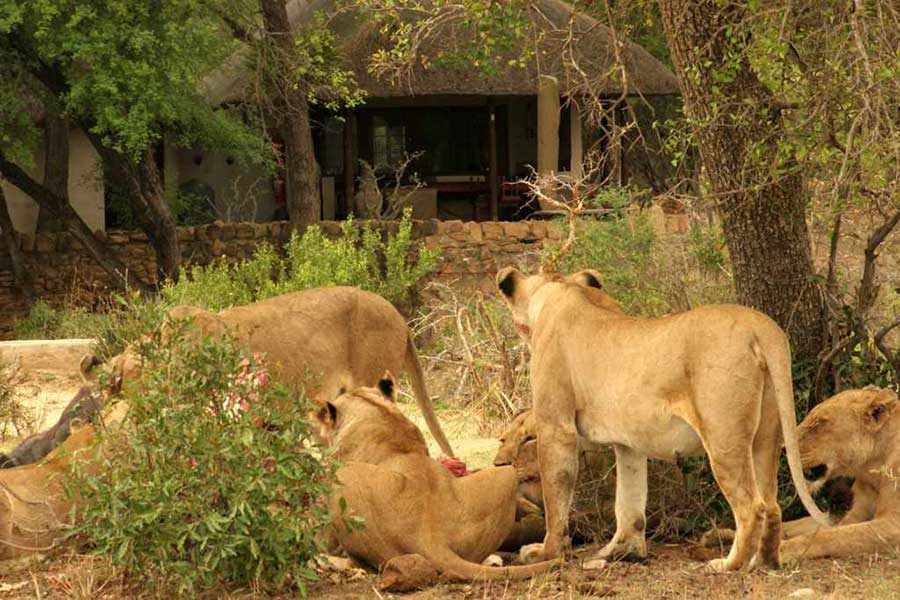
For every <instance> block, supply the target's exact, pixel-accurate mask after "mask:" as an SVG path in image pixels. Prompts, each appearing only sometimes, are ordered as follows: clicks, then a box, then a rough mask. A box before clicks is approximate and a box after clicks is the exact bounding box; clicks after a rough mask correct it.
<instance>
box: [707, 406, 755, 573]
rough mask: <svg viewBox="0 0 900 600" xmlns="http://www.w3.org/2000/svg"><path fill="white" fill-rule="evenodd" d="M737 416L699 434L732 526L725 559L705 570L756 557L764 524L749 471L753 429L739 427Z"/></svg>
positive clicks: (745, 562) (727, 568) (721, 568)
mask: <svg viewBox="0 0 900 600" xmlns="http://www.w3.org/2000/svg"><path fill="white" fill-rule="evenodd" d="M740 416H741V415H739V414H736V415H731V417H733V418H735V420H734V421H731V423H728V422H724V423H723V422H721V421H720V422H719V423H718V424H717V425H718V426H717V427H716V428H715V429H711V430H710V431H701V434H700V437H701V439H702V440H703V444H704V446H705V447H706V452H707V454H708V456H709V463H710V466H711V467H712V471H713V475H714V476H715V478H716V482H717V483H718V484H719V489H721V490H722V494H724V496H725V499H726V500H727V501H728V504H729V506H730V507H731V511H732V513H733V514H734V523H735V536H734V543H733V544H732V545H731V551H730V552H729V553H728V556H727V557H726V558H719V559H715V560H712V561H710V562H709V568H710V569H711V570H714V571H737V570H739V569H742V568H744V567H746V566H747V565H748V564H749V563H750V561H751V560H752V559H753V557H754V556H755V555H756V551H757V549H758V548H759V541H760V533H761V529H762V526H763V524H764V523H765V517H766V503H765V502H764V501H763V499H762V497H761V496H760V493H759V490H758V488H757V486H756V475H755V473H754V467H753V454H752V445H753V438H754V437H755V431H754V430H755V427H747V423H746V422H744V423H741V422H740V421H739V419H740ZM701 418H702V415H701ZM729 425H733V426H731V427H729Z"/></svg>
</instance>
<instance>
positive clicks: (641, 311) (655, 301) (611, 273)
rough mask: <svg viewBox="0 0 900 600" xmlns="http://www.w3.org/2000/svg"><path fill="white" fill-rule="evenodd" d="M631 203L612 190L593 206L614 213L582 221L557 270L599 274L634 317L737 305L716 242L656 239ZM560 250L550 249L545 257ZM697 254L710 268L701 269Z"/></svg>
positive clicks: (623, 193)
mask: <svg viewBox="0 0 900 600" xmlns="http://www.w3.org/2000/svg"><path fill="white" fill-rule="evenodd" d="M629 203H631V199H630V198H629V195H628V191H627V190H622V189H617V188H612V189H607V190H603V191H602V193H600V194H598V196H597V197H596V198H595V199H594V202H593V203H592V204H593V205H594V206H596V207H599V208H606V209H612V211H611V212H610V213H609V214H606V215H604V216H603V217H601V218H592V217H583V218H580V219H579V220H578V223H577V225H576V241H575V244H574V245H573V247H572V249H571V251H570V252H569V253H568V254H567V255H566V256H564V257H563V258H562V260H560V261H559V262H558V264H557V265H556V268H557V269H558V270H559V271H561V272H566V273H571V272H574V271H579V270H581V269H596V270H597V271H599V272H600V275H601V277H602V282H603V286H604V288H605V289H606V290H607V291H608V292H609V293H610V294H611V295H612V296H613V297H614V298H615V299H616V300H618V301H619V303H620V304H621V306H622V309H623V310H624V311H625V313H627V314H630V315H635V316H643V317H653V316H659V315H662V314H666V313H670V312H678V311H683V310H688V309H690V308H692V307H695V306H698V305H700V304H717V303H727V302H733V301H734V298H733V290H732V285H731V280H730V278H729V277H728V274H727V270H725V269H723V268H719V266H718V265H721V266H722V267H724V265H725V263H726V262H727V256H726V255H724V254H723V253H722V251H721V250H720V249H718V247H717V246H716V244H717V243H718V242H717V241H716V237H715V236H712V235H710V236H709V240H706V239H705V238H704V239H702V240H701V239H700V238H698V237H697V236H698V234H694V237H695V239H696V240H697V241H696V243H695V242H694V241H692V240H691V239H690V236H689V239H688V240H687V241H686V242H685V241H684V240H682V239H680V238H677V237H668V236H667V237H665V238H661V239H660V238H657V236H656V234H655V232H654V229H653V225H652V223H651V222H650V220H649V219H648V218H647V217H646V216H645V215H644V214H643V213H639V212H637V211H630V210H627V208H628V206H629ZM700 235H701V236H705V235H706V234H703V233H702V232H700ZM698 245H701V246H702V248H703V249H702V252H701V251H700V250H699V249H698ZM558 248H559V246H558V245H550V246H546V247H545V249H544V254H545V257H547V256H550V255H553V254H555V253H556V252H557V251H558ZM713 249H717V251H718V254H715V253H714V252H713ZM698 253H700V254H702V257H703V258H702V260H704V261H706V264H705V265H699V264H698V262H701V258H700V257H699V256H697V254H698ZM719 261H722V262H719ZM713 263H715V264H716V265H717V267H716V268H715V270H713V269H712V268H711V267H712V265H713ZM706 267H710V268H706ZM722 274H725V277H722Z"/></svg>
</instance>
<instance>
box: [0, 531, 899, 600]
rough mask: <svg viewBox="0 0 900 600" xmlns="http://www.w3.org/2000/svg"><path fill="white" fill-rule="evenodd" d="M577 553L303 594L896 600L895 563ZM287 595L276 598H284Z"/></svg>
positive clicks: (681, 549) (323, 584)
mask: <svg viewBox="0 0 900 600" xmlns="http://www.w3.org/2000/svg"><path fill="white" fill-rule="evenodd" d="M587 553H588V550H586V549H585V550H580V551H579V552H578V553H577V555H576V558H575V559H573V560H572V561H570V562H569V563H568V564H567V566H566V567H565V568H564V569H563V570H561V571H557V572H554V573H552V574H550V575H546V576H542V577H536V578H534V579H531V580H525V581H515V582H507V581H497V582H474V583H470V584H446V583H442V584H438V585H436V586H434V587H432V588H429V589H425V590H422V591H418V592H412V593H408V594H390V593H386V592H379V591H378V590H377V589H376V587H375V574H374V573H369V574H366V575H364V576H360V577H358V578H355V579H354V580H350V581H348V580H347V579H346V578H345V577H344V576H342V575H334V580H331V579H330V578H328V577H323V579H322V581H319V582H317V583H314V584H312V585H311V586H309V588H308V596H307V597H309V598H314V599H319V600H355V599H358V598H404V599H409V600H475V599H484V600H487V599H509V600H512V599H517V598H523V599H531V600H538V599H554V600H564V599H565V600H570V599H571V600H575V599H579V600H580V599H587V598H609V597H613V598H616V599H622V600H631V599H634V600H639V599H650V598H653V599H671V600H675V599H681V598H684V599H689V598H698V599H699V598H703V599H710V600H720V599H721V600H725V599H731V598H749V599H754V600H755V599H768V598H810V599H820V598H821V599H826V598H827V599H833V600H843V599H851V598H852V599H881V598H884V599H889V598H891V599H892V598H898V597H900V556H893V557H887V556H871V557H864V558H859V559H853V560H840V561H836V560H825V559H820V560H811V561H807V562H804V563H801V564H800V565H794V566H789V567H785V568H783V569H782V570H780V571H777V572H764V571H756V572H753V573H735V574H713V573H707V572H705V571H704V570H703V564H704V563H703V562H702V560H705V559H706V558H709V557H711V556H713V555H715V554H716V553H715V552H713V551H711V550H709V549H705V548H696V547H692V546H690V545H689V544H682V545H671V544H665V545H662V544H651V546H650V553H651V556H650V558H649V559H648V560H647V561H646V562H645V563H642V564H638V563H625V562H622V563H613V564H611V565H609V566H607V567H606V568H604V569H601V570H595V571H583V570H581V569H580V568H579V566H578V564H579V558H582V557H583V556H584V555H585V554H587ZM151 597H154V594H152V593H151V592H150V591H149V590H140V589H134V587H131V588H126V587H123V586H122V583H121V578H120V577H119V576H118V575H117V574H116V573H115V572H113V571H112V570H110V569H109V568H108V567H106V566H105V565H104V564H103V563H102V561H100V560H99V559H96V558H93V557H89V556H77V555H76V556H71V555H70V556H61V557H57V558H55V559H49V560H47V559H39V560H34V561H31V562H30V563H21V564H19V565H15V566H13V567H12V572H0V599H3V600H5V599H7V598H41V599H43V598H46V599H51V598H52V599H57V598H58V599H68V598H84V599H87V598H97V599H100V598H109V599H114V598H129V599H132V598H133V599H138V598H141V599H143V598H151ZM210 597H215V598H263V597H266V596H260V595H259V594H254V593H252V592H247V591H245V592H242V591H232V592H230V593H225V592H222V593H219V594H213V595H211V596H210ZM288 597H290V596H281V598H288Z"/></svg>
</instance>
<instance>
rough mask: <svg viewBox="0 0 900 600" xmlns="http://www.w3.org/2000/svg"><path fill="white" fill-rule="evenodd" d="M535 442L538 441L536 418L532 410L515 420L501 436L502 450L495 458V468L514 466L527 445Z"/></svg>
mask: <svg viewBox="0 0 900 600" xmlns="http://www.w3.org/2000/svg"><path fill="white" fill-rule="evenodd" d="M533 440H537V435H536V434H535V427H534V416H533V414H532V412H531V411H530V410H526V411H525V412H523V413H521V414H520V415H518V416H517V417H516V418H515V419H513V421H512V423H510V425H509V429H507V430H506V431H504V432H503V435H501V436H500V449H499V450H498V451H497V455H496V456H494V466H496V467H503V466H506V465H511V464H513V462H515V460H516V459H517V458H518V457H519V454H520V453H521V452H522V449H523V448H524V446H525V444H526V443H528V442H531V441H533Z"/></svg>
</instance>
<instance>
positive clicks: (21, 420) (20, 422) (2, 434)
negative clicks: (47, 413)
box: [0, 360, 41, 440]
mask: <svg viewBox="0 0 900 600" xmlns="http://www.w3.org/2000/svg"><path fill="white" fill-rule="evenodd" d="M27 387H28V386H26V383H25V380H24V376H23V374H22V370H21V368H20V365H19V363H18V361H14V362H11V363H9V362H5V361H2V360H0V440H4V439H6V438H7V437H10V436H14V437H22V436H24V435H30V434H32V433H33V432H34V431H35V430H36V428H37V427H38V426H39V425H40V421H41V419H39V418H38V415H37V414H36V411H34V410H32V409H29V408H28V407H27V406H25V404H24V403H23V401H22V400H23V397H24V396H25V395H28V394H29V392H30V390H29V389H26V388H27Z"/></svg>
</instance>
